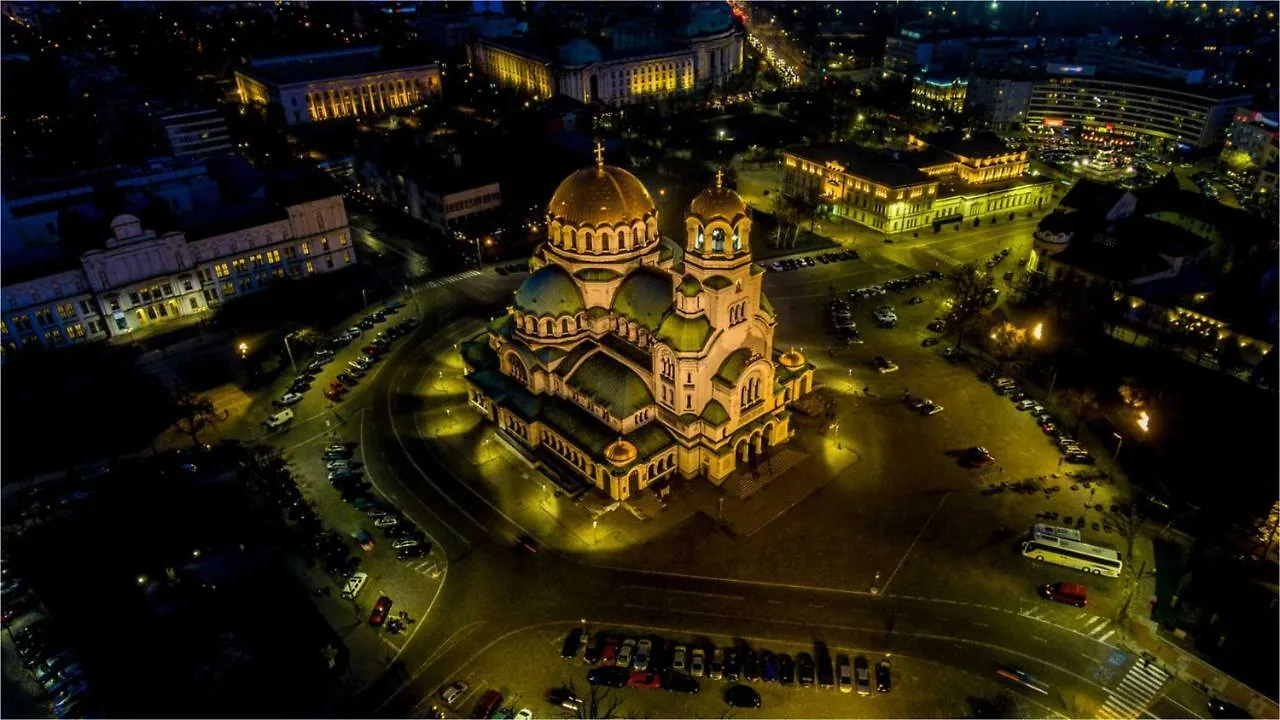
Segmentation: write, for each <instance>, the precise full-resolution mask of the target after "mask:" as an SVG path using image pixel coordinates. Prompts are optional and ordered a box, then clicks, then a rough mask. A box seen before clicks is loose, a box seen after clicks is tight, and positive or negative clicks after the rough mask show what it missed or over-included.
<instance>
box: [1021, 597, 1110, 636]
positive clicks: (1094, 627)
mask: <svg viewBox="0 0 1280 720" xmlns="http://www.w3.org/2000/svg"><path fill="white" fill-rule="evenodd" d="M1063 610H1066V608H1059V607H1055V606H1051V605H1049V604H1047V603H1045V604H1036V605H1032V606H1031V607H1029V608H1026V609H1024V610H1022V611H1021V612H1020V613H1018V614H1019V615H1022V616H1023V617H1028V618H1032V619H1033V620H1041V621H1043V622H1047V623H1049V624H1051V625H1057V626H1058V627H1061V628H1066V629H1068V630H1073V631H1075V632H1078V633H1080V634H1081V635H1087V636H1089V637H1091V638H1093V639H1094V640H1097V641H1098V642H1103V643H1106V642H1110V641H1111V639H1112V637H1113V636H1114V635H1115V634H1116V624H1115V623H1114V622H1112V621H1111V620H1109V619H1107V618H1105V617H1103V616H1101V615H1090V614H1088V613H1084V612H1078V611H1074V610H1073V611H1070V614H1069V618H1068V617H1067V613H1064V612H1063Z"/></svg>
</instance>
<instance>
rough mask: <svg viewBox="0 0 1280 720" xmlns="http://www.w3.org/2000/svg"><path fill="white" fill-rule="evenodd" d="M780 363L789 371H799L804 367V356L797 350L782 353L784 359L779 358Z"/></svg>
mask: <svg viewBox="0 0 1280 720" xmlns="http://www.w3.org/2000/svg"><path fill="white" fill-rule="evenodd" d="M778 362H780V363H782V367H784V368H786V369H788V370H798V369H800V368H802V367H804V355H803V354H802V353H801V352H800V351H798V350H796V349H795V348H791V349H790V350H788V351H786V352H784V353H782V357H781V358H778Z"/></svg>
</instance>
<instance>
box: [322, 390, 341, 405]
mask: <svg viewBox="0 0 1280 720" xmlns="http://www.w3.org/2000/svg"><path fill="white" fill-rule="evenodd" d="M324 396H325V397H327V398H329V399H330V400H332V401H334V402H338V401H339V400H341V399H342V393H340V392H338V391H336V390H334V389H333V388H325V389H324Z"/></svg>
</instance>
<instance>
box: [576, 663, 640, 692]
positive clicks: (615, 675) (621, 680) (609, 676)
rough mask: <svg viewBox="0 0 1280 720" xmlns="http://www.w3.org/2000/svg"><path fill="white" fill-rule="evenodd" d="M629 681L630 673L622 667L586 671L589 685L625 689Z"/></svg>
mask: <svg viewBox="0 0 1280 720" xmlns="http://www.w3.org/2000/svg"><path fill="white" fill-rule="evenodd" d="M630 679H631V672H630V671H629V670H627V669H626V668H622V667H613V666H610V667H598V668H591V669H590V670H588V671H587V682H588V683H589V684H591V685H603V686H604V687H611V688H621V687H626V686H627V681H628V680H630Z"/></svg>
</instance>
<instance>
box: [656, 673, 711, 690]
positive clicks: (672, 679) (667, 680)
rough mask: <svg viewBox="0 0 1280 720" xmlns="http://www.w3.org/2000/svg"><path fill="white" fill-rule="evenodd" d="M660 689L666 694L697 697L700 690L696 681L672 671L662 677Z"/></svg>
mask: <svg viewBox="0 0 1280 720" xmlns="http://www.w3.org/2000/svg"><path fill="white" fill-rule="evenodd" d="M662 687H663V689H665V690H667V691H668V692H678V693H684V694H686V695H697V694H698V690H700V689H701V687H700V686H699V685H698V681H697V680H696V679H694V678H691V677H689V676H688V675H685V674H684V673H681V672H676V671H674V670H672V671H669V672H667V674H666V675H664V676H663V677H662Z"/></svg>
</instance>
